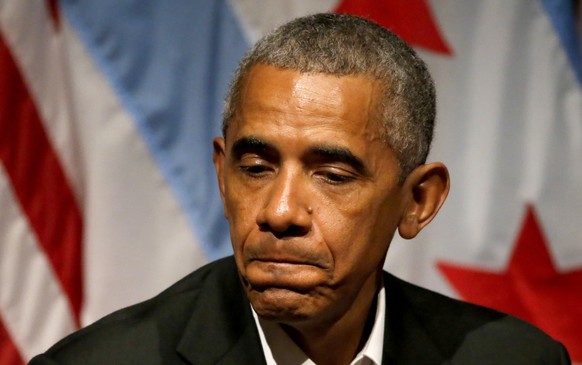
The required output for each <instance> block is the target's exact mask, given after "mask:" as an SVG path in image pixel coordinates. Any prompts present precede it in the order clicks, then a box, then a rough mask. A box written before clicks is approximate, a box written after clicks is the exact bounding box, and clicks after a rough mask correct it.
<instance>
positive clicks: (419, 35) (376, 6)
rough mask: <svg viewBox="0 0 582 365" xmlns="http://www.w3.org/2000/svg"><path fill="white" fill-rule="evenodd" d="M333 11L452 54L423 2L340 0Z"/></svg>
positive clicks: (439, 51) (429, 9)
mask: <svg viewBox="0 0 582 365" xmlns="http://www.w3.org/2000/svg"><path fill="white" fill-rule="evenodd" d="M334 12H336V13H347V14H353V15H359V16H362V17H365V18H368V19H370V20H373V21H375V22H376V23H378V24H380V25H382V26H384V27H386V28H388V29H390V30H392V31H393V32H394V33H396V34H398V35H399V36H400V37H401V38H402V39H404V40H405V41H406V42H407V43H409V44H411V45H413V46H419V47H422V48H426V49H428V50H431V51H433V52H438V53H442V54H445V55H451V54H452V50H451V48H450V46H449V45H448V44H447V42H446V41H445V38H444V37H443V36H442V34H441V32H440V30H439V27H438V25H437V23H436V22H435V21H434V18H433V14H432V10H431V8H430V6H429V5H428V4H427V2H426V0H396V1H395V0H343V1H341V2H340V3H339V5H338V6H337V7H336V8H335V10H334Z"/></svg>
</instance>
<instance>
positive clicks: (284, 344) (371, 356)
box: [251, 285, 386, 365]
mask: <svg viewBox="0 0 582 365" xmlns="http://www.w3.org/2000/svg"><path fill="white" fill-rule="evenodd" d="M385 301H386V299H385V295H384V286H383V285H382V287H381V288H380V290H379V291H378V298H377V305H376V315H375V317H374V325H373V327H372V332H370V336H369V337H368V340H367V341H366V344H365V345H364V347H363V348H362V351H360V352H359V353H358V354H357V355H356V357H355V358H354V360H352V362H351V365H381V364H382V349H383V347H384V318H385V316H386V303H385ZM251 309H252V306H251ZM252 311H253V317H254V318H255V323H256V324H257V328H258V329H259V336H260V337H261V344H262V346H263V353H264V354H265V359H266V360H267V365H315V363H314V362H313V361H312V360H311V359H310V358H309V357H307V355H306V354H305V353H304V352H303V351H302V350H301V349H300V348H299V346H297V345H296V344H295V342H293V340H291V338H289V336H288V335H287V334H286V333H285V331H283V329H282V328H281V327H280V326H279V325H278V324H276V323H274V322H270V321H266V320H263V319H261V318H259V316H258V315H257V313H256V312H255V310H254V309H252ZM338 346H341V344H338Z"/></svg>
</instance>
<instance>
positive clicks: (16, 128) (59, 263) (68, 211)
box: [0, 35, 83, 324]
mask: <svg viewBox="0 0 582 365" xmlns="http://www.w3.org/2000/svg"><path fill="white" fill-rule="evenodd" d="M0 70H2V71H1V72H0V161H2V162H3V163H4V166H5V168H6V172H7V174H8V178H9V180H10V181H11V183H12V185H13V189H14V192H15V195H16V197H17V199H18V201H19V203H20V205H21V206H22V210H23V211H24V212H25V214H26V216H27V217H28V220H29V222H30V225H31V227H32V229H33V230H34V232H35V234H36V237H37V239H38V241H39V243H40V245H41V246H42V248H43V249H44V251H45V253H46V255H47V256H48V258H49V260H50V262H51V264H52V267H53V269H54V271H55V273H56V275H57V277H58V278H59V281H60V282H61V285H62V287H63V289H64V291H65V293H66V295H67V297H68V299H69V302H70V304H71V307H72V310H73V314H74V317H75V319H76V321H77V324H78V323H79V313H80V310H81V302H82V298H83V290H82V289H83V288H82V270H81V240H82V230H83V227H82V220H81V215H80V212H79V209H78V206H77V204H76V201H75V197H74V196H73V193H72V190H71V187H70V185H69V183H68V181H67V179H66V177H65V174H64V172H63V169H62V167H61V165H60V163H59V160H58V156H57V154H56V153H55V151H54V150H53V148H52V146H51V143H50V141H49V140H48V137H47V135H46V132H45V130H44V128H43V125H42V122H41V120H40V117H39V115H38V112H37V110H36V107H35V105H34V101H33V99H32V97H31V95H30V94H29V92H28V89H27V87H26V84H25V82H24V80H23V79H22V76H21V75H20V72H19V69H18V67H17V66H16V63H15V62H14V60H13V59H12V56H11V54H10V51H9V49H8V47H7V45H6V43H5V42H4V39H3V38H2V36H1V35H0ZM7 284H8V283H3V284H2V285H7Z"/></svg>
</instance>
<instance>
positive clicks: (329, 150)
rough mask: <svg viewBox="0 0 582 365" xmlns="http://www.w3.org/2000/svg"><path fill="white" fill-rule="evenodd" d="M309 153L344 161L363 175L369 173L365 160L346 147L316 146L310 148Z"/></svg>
mask: <svg viewBox="0 0 582 365" xmlns="http://www.w3.org/2000/svg"><path fill="white" fill-rule="evenodd" d="M309 154H311V155H313V156H317V157H320V158H322V159H324V160H327V161H332V162H340V163H344V164H346V165H349V166H351V167H353V168H354V169H356V171H358V172H359V173H361V174H363V175H369V171H368V169H367V168H366V165H365V164H364V161H363V160H362V159H361V158H359V157H357V156H356V155H354V154H353V153H352V152H351V151H350V150H349V149H347V148H345V147H337V146H314V147H312V148H310V149H309Z"/></svg>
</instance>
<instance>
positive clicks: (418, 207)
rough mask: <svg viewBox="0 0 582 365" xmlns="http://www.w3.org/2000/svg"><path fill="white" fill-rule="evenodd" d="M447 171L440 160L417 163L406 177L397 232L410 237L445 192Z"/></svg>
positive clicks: (433, 211) (430, 216)
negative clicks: (404, 203) (422, 163)
mask: <svg viewBox="0 0 582 365" xmlns="http://www.w3.org/2000/svg"><path fill="white" fill-rule="evenodd" d="M449 187H450V181H449V172H448V170H447V168H446V166H445V165H444V164H442V163H440V162H434V163H430V164H426V165H421V166H419V167H417V168H416V169H414V170H413V171H412V172H411V173H410V174H409V175H408V177H407V178H406V180H405V182H404V184H403V189H404V190H405V194H406V195H407V197H406V205H405V208H404V210H403V215H402V217H401V219H400V223H399V225H398V232H399V233H400V236H402V238H405V239H411V238H414V237H415V236H416V235H417V234H418V233H419V232H420V231H421V230H422V229H423V228H424V227H425V226H426V225H428V224H429V223H430V222H431V221H432V219H433V218H434V217H435V216H436V214H437V213H438V211H439V209H440V208H441V206H442V205H443V203H444V202H445V199H446V198H447V195H448V193H449Z"/></svg>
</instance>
